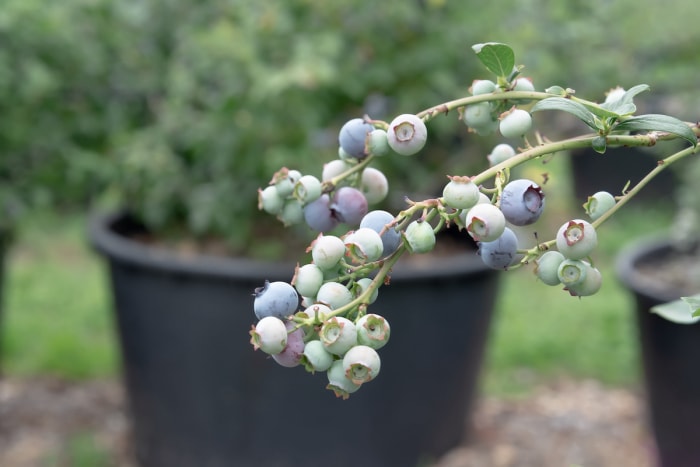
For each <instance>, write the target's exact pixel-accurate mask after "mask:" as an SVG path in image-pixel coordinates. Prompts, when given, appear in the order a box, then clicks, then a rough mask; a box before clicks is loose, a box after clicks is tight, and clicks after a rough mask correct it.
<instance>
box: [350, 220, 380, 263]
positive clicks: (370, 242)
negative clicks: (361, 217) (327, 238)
mask: <svg viewBox="0 0 700 467" xmlns="http://www.w3.org/2000/svg"><path fill="white" fill-rule="evenodd" d="M345 248H347V250H348V251H349V252H350V256H352V257H353V258H355V260H356V261H357V262H359V263H365V262H367V263H371V262H372V261H376V260H378V259H379V258H381V257H382V252H383V251H384V244H383V243H382V238H381V237H380V236H379V233H377V232H376V231H375V230H372V229H370V228H369V227H362V228H359V229H357V230H355V231H354V232H352V233H350V234H349V235H348V236H347V237H345Z"/></svg>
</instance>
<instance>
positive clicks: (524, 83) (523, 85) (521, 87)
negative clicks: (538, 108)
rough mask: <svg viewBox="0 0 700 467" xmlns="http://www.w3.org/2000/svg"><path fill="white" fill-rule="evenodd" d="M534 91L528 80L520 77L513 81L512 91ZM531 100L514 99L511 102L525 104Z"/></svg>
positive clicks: (533, 86) (530, 81)
mask: <svg viewBox="0 0 700 467" xmlns="http://www.w3.org/2000/svg"><path fill="white" fill-rule="evenodd" d="M534 90H535V85H534V84H532V80H531V79H530V78H525V77H520V78H517V79H516V80H515V83H514V85H513V91H525V92H532V91H534ZM530 100H531V99H515V100H514V101H513V102H514V103H516V104H527V103H529V102H530Z"/></svg>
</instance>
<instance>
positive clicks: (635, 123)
mask: <svg viewBox="0 0 700 467" xmlns="http://www.w3.org/2000/svg"><path fill="white" fill-rule="evenodd" d="M614 129H615V130H616V131H617V130H619V131H663V132H666V133H671V134H673V135H676V136H680V137H681V138H683V139H685V140H686V141H688V142H689V143H690V144H692V145H693V146H696V145H697V144H698V139H697V137H696V136H695V133H693V130H691V129H690V127H689V126H688V125H687V124H685V123H683V122H682V121H680V120H678V119H677V118H674V117H669V116H668V115H659V114H648V115H640V116H638V117H630V118H628V119H627V120H625V121H623V122H620V123H618V124H617V125H616V126H615V128H614Z"/></svg>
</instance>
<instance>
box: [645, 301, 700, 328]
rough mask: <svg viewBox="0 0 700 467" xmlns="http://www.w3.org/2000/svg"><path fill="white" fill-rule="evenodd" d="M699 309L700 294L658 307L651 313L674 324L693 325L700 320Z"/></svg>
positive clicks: (653, 308) (652, 309)
mask: <svg viewBox="0 0 700 467" xmlns="http://www.w3.org/2000/svg"><path fill="white" fill-rule="evenodd" d="M699 307H700V294H698V295H693V296H692V297H683V298H681V299H680V300H674V301H672V302H668V303H664V304H662V305H656V306H654V307H652V308H651V310H650V311H651V312H652V313H656V314H658V315H659V316H661V317H662V318H665V319H667V320H669V321H671V322H673V323H678V324H693V323H695V322H697V321H699V320H700V316H698V308H699Z"/></svg>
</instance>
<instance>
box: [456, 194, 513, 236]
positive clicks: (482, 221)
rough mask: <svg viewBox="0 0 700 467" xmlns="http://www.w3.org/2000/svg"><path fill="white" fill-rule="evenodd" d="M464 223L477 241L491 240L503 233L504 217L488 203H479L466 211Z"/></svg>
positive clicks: (504, 226)
mask: <svg viewBox="0 0 700 467" xmlns="http://www.w3.org/2000/svg"><path fill="white" fill-rule="evenodd" d="M465 225H466V227H467V232H468V233H469V235H470V236H471V237H472V238H473V239H474V240H476V241H478V242H491V241H494V240H496V239H497V238H498V237H500V236H501V235H502V234H503V231H504V230H505V228H506V218H505V216H504V215H503V212H502V211H501V210H500V209H498V208H497V207H496V206H494V205H493V204H490V203H479V204H477V205H475V206H474V207H472V208H471V209H470V210H469V211H468V212H467V217H466V219H465Z"/></svg>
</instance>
